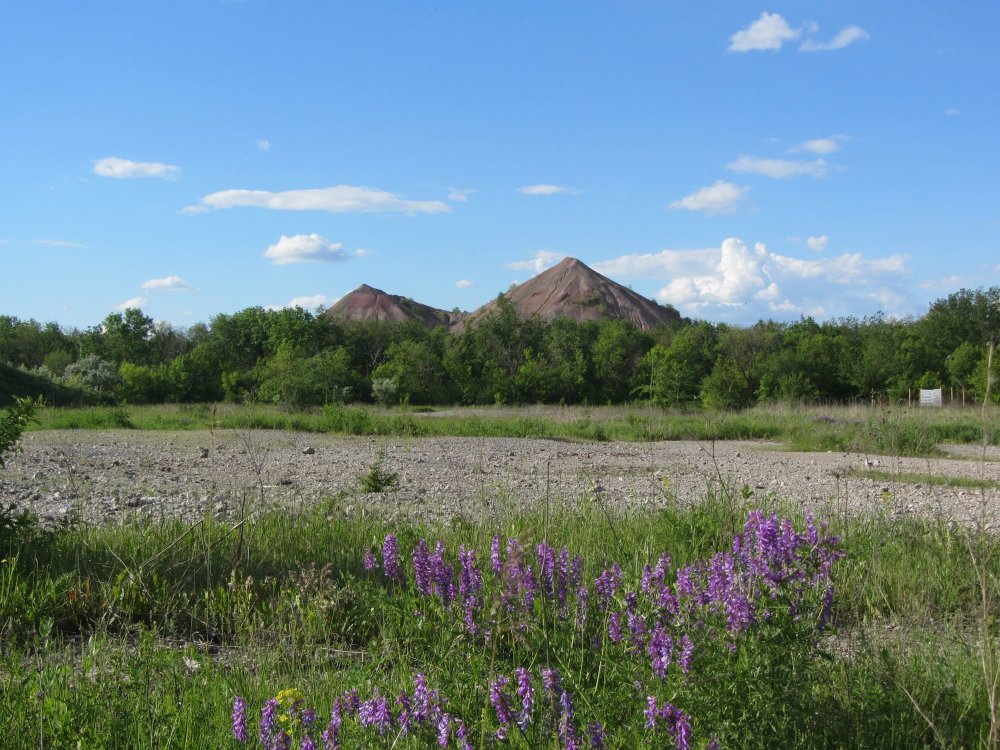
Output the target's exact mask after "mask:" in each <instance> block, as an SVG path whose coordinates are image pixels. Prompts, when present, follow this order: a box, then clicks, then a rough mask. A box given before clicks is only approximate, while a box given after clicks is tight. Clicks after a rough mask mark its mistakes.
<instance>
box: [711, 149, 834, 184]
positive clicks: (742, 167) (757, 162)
mask: <svg viewBox="0 0 1000 750" xmlns="http://www.w3.org/2000/svg"><path fill="white" fill-rule="evenodd" d="M726 169H729V170H731V171H733V172H740V173H741V174H759V175H764V176H765V177H773V178H774V179H776V180H787V179H788V178H789V177H797V176H799V175H810V176H811V177H822V176H823V175H825V174H826V162H825V161H824V160H823V159H815V160H813V161H794V160H791V159H763V158H761V157H759V156H745V155H741V156H740V158H739V159H737V160H736V161H732V162H729V164H727V165H726Z"/></svg>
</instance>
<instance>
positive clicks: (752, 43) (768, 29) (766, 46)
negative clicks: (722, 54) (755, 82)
mask: <svg viewBox="0 0 1000 750" xmlns="http://www.w3.org/2000/svg"><path fill="white" fill-rule="evenodd" d="M801 35H802V30H801V29H793V28H792V27H791V26H789V25H788V21H786V20H785V19H784V18H782V17H781V15H780V14H778V13H761V16H760V18H758V19H757V20H756V21H754V22H753V23H752V24H750V25H749V26H748V27H747V28H745V29H741V30H740V31H737V32H736V33H735V34H733V35H732V36H731V37H729V50H728V51H729V52H750V51H752V50H772V51H774V52H777V51H778V50H780V49H781V45H783V44H784V43H785V42H790V41H792V40H793V39H798V38H799V37H800V36H801Z"/></svg>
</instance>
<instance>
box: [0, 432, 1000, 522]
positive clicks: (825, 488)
mask: <svg viewBox="0 0 1000 750" xmlns="http://www.w3.org/2000/svg"><path fill="white" fill-rule="evenodd" d="M23 448H24V451H23V452H22V453H20V454H18V455H15V456H14V457H13V458H12V459H11V460H10V461H9V462H8V468H7V470H6V471H5V472H0V498H2V499H3V501H4V503H5V504H6V503H9V502H15V503H17V504H18V505H19V506H22V507H27V508H30V509H32V510H33V511H34V512H36V513H38V514H39V515H40V516H43V517H45V518H49V519H58V518H61V517H65V516H66V515H67V514H71V513H77V514H79V516H80V517H81V518H83V519H84V520H85V521H87V522H93V523H107V522H114V521H119V520H121V519H123V518H128V517H135V516H140V517H148V518H152V519H157V518H166V517H181V518H188V519H190V518H197V517H201V516H203V515H204V514H206V513H211V514H214V515H216V516H218V517H222V518H226V517H232V516H234V515H235V514H236V513H237V512H238V508H239V506H240V504H241V503H242V501H243V500H244V498H245V499H246V500H247V502H248V504H249V506H250V507H251V508H257V507H259V506H260V504H261V502H263V504H264V505H265V506H272V505H273V506H302V505H308V504H311V503H315V502H318V501H321V500H323V499H325V498H329V497H333V496H339V497H340V498H341V499H340V505H341V507H343V508H344V509H345V510H347V512H359V511H361V510H363V509H369V508H370V509H373V510H375V509H377V510H378V511H379V512H386V513H388V514H389V515H390V516H392V515H397V514H405V515H407V516H410V517H415V518H418V519H426V520H434V519H448V518H451V517H454V516H456V515H464V516H467V517H472V518H476V517H479V516H480V515H481V514H482V513H484V512H491V511H493V510H495V509H496V508H498V507H503V506H508V505H514V506H516V505H520V504H531V503H537V502H542V501H545V500H546V498H547V499H548V500H549V501H550V502H568V503H573V502H579V501H580V499H581V498H583V497H586V496H589V497H593V498H596V499H599V500H600V501H601V502H604V503H607V504H608V505H610V506H614V507H620V508H629V507H646V506H656V505H661V504H664V503H667V502H681V503H695V502H698V501H700V500H701V499H703V498H704V497H705V494H706V492H707V491H708V489H709V488H710V487H714V488H717V487H719V485H720V484H725V485H726V486H728V487H729V488H730V489H731V491H733V492H735V493H737V494H742V493H743V492H748V493H753V495H754V496H758V497H760V496H767V495H773V496H777V497H780V498H782V499H786V500H789V501H793V502H796V503H799V504H801V505H802V506H807V507H811V508H814V509H816V510H817V511H824V512H830V510H831V509H834V510H835V511H836V512H838V513H848V512H850V513H858V512H861V513H872V512H888V513H891V514H894V515H897V516H905V515H915V514H925V515H942V516H945V517H948V518H954V519H956V520H960V521H963V522H968V521H970V520H971V519H974V518H975V517H976V516H977V515H978V513H979V511H980V506H981V503H982V501H983V500H984V499H985V502H986V504H987V508H988V511H989V516H990V518H991V520H992V522H993V523H995V522H996V519H997V517H998V510H1000V491H998V490H997V489H989V490H986V491H985V492H980V490H978V489H960V488H946V487H940V486H928V485H926V484H914V483H903V482H898V481H891V480H872V479H863V478H857V477H852V476H851V475H850V473H851V471H852V470H864V469H867V468H874V469H877V470H879V471H885V472H890V473H892V472H895V473H899V472H916V473H922V474H930V475H933V476H937V477H967V478H979V477H980V476H982V477H984V478H986V479H988V480H992V481H996V482H1000V460H998V459H1000V453H998V452H996V451H991V452H990V455H989V457H988V460H986V461H977V460H974V459H975V456H976V455H977V454H978V453H979V451H977V450H974V449H971V448H968V447H965V448H955V449H954V452H955V454H956V457H953V458H947V459H913V458H905V459H899V458H887V457H875V456H864V455H859V454H844V453H790V452H785V451H782V450H780V447H779V446H776V445H774V444H769V443H761V442H716V443H700V442H693V441H680V442H661V443H598V444H594V443H586V444H585V443H570V442H563V441H555V440H522V439H508V438H413V439H400V438H389V439H376V438H343V437H334V436H329V435H318V434H306V433H293V432H272V431H254V432H246V431H215V432H207V431H201V432H140V431H129V430H121V431H43V432H31V433H28V434H27V435H25V438H24V440H23ZM382 450H384V455H385V458H384V465H383V466H384V469H385V470H387V471H391V472H396V473H398V475H399V484H398V489H397V490H396V491H394V492H391V493H385V494H362V493H360V492H359V491H358V479H359V477H360V476H361V475H362V474H363V473H365V472H366V471H367V470H368V469H369V468H370V467H371V465H372V463H373V462H374V461H375V460H376V458H377V456H378V454H379V452H380V451H382ZM744 488H745V489H744Z"/></svg>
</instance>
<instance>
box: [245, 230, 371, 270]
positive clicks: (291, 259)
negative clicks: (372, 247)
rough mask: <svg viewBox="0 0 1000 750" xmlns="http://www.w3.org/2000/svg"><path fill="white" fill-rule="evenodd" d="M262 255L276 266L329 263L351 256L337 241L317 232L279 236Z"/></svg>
mask: <svg viewBox="0 0 1000 750" xmlns="http://www.w3.org/2000/svg"><path fill="white" fill-rule="evenodd" d="M264 257H265V258H267V259H269V260H270V261H271V262H272V263H274V264H275V265H276V266H286V265H288V264H290V263H330V262H333V261H342V260H347V259H348V258H349V257H351V256H350V255H349V254H348V253H347V252H345V251H344V249H343V245H342V244H341V243H339V242H330V241H329V240H327V239H326V237H323V236H321V235H318V234H293V235H292V236H291V237H289V236H286V235H284V234H283V235H281V238H280V239H279V240H278V241H277V242H275V243H274V244H273V245H271V246H269V247H268V248H267V250H265V251H264Z"/></svg>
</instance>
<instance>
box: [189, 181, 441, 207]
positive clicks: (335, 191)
mask: <svg viewBox="0 0 1000 750" xmlns="http://www.w3.org/2000/svg"><path fill="white" fill-rule="evenodd" d="M238 206H251V207H255V208H269V209H272V210H275V211H329V212H330V213H335V214H339V213H403V214H439V213H448V212H449V211H451V208H450V207H449V206H448V204H446V203H444V202H442V201H414V200H408V199H406V198H402V197H400V196H398V195H396V194H395V193H388V192H386V191H384V190H374V189H372V188H366V187H356V186H354V185H336V186H334V187H328V188H314V189H308V190H284V191H281V192H277V193H274V192H271V191H268V190H220V191H218V192H216V193H209V194H208V195H206V196H204V197H203V198H202V199H201V203H200V204H199V205H198V206H188V207H187V208H184V209H182V213H200V208H205V209H212V208H216V209H221V208H236V207H238Z"/></svg>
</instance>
